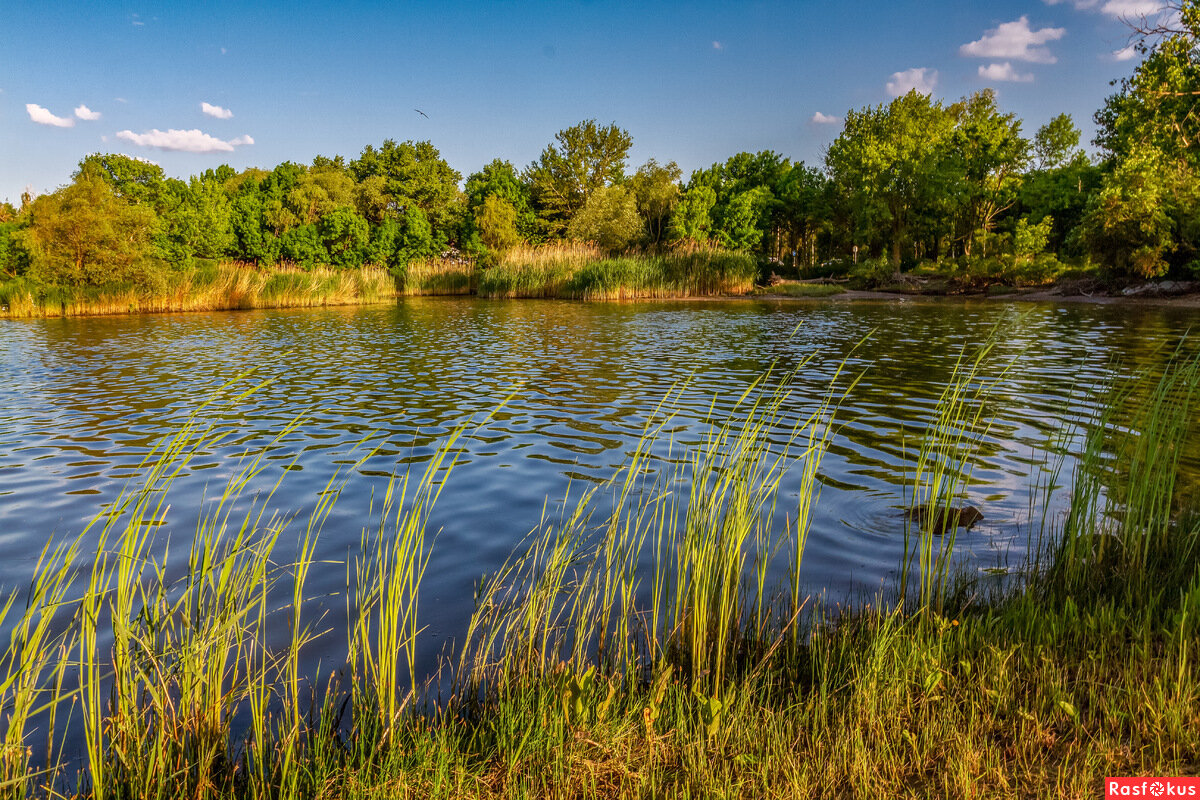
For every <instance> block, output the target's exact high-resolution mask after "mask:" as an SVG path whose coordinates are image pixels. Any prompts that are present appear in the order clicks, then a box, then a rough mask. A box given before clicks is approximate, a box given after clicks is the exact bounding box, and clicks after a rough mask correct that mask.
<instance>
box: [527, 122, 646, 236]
mask: <svg viewBox="0 0 1200 800" xmlns="http://www.w3.org/2000/svg"><path fill="white" fill-rule="evenodd" d="M632 145H633V139H632V138H631V137H630V135H629V133H628V131H625V130H622V129H621V128H618V127H617V126H616V124H615V123H613V124H610V125H606V126H604V127H601V126H599V125H597V124H596V121H595V120H594V119H589V120H584V121H583V122H580V123H579V124H578V125H574V126H572V127H570V128H566V129H564V130H561V131H559V132H558V133H556V134H555V135H554V143H551V144H549V145H547V146H546V149H545V150H543V151H542V155H541V156H540V157H539V158H538V160H537V161H534V162H533V163H532V164H530V165H529V167H528V169H526V170H525V182H526V184H527V185H528V186H529V191H530V196H531V198H532V200H533V204H534V207H535V208H536V209H537V211H538V214H539V215H540V216H541V217H542V219H543V221H544V223H545V225H546V227H547V229H548V231H549V232H550V233H552V234H554V235H558V234H561V232H562V231H563V230H564V229H565V228H566V227H567V224H568V223H569V222H570V221H571V218H572V217H574V215H575V214H576V212H578V211H579V210H580V209H581V208H583V207H584V205H586V204H587V201H588V198H590V197H591V196H592V194H593V193H594V192H596V191H597V190H599V189H602V188H604V187H607V186H611V185H612V184H613V183H615V182H617V181H619V180H621V178H623V177H624V175H625V161H626V159H627V158H628V156H629V148H630V147H631V146H632Z"/></svg>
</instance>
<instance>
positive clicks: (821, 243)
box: [0, 0, 1200, 286]
mask: <svg viewBox="0 0 1200 800" xmlns="http://www.w3.org/2000/svg"><path fill="white" fill-rule="evenodd" d="M1175 11H1176V12H1177V13H1176V15H1175V20H1176V22H1174V23H1172V24H1171V25H1170V26H1166V27H1158V28H1156V29H1154V30H1147V31H1142V33H1143V35H1144V36H1143V38H1142V40H1141V44H1140V45H1139V48H1140V52H1141V55H1142V56H1143V60H1142V62H1141V64H1140V65H1139V66H1138V67H1137V68H1136V70H1135V72H1134V74H1133V75H1132V76H1130V77H1129V78H1127V79H1125V80H1123V81H1121V82H1120V84H1119V85H1118V87H1117V90H1116V91H1115V92H1114V93H1113V94H1112V95H1111V96H1110V97H1109V98H1108V99H1107V100H1106V102H1105V104H1104V106H1103V108H1101V109H1100V110H1099V111H1097V112H1096V115H1095V120H1096V123H1097V126H1098V133H1097V136H1096V138H1095V140H1094V144H1095V145H1096V147H1097V148H1098V151H1099V154H1098V157H1096V158H1092V157H1089V155H1088V154H1087V153H1085V152H1084V150H1083V149H1081V147H1080V138H1081V135H1080V131H1079V129H1078V128H1077V127H1076V126H1075V124H1074V122H1073V120H1072V119H1071V117H1070V116H1069V115H1066V114H1063V115H1059V116H1057V117H1055V118H1054V119H1052V120H1050V121H1049V122H1048V123H1046V124H1045V125H1043V126H1041V127H1040V128H1039V129H1037V130H1036V131H1035V132H1034V133H1033V134H1032V136H1027V135H1026V133H1025V131H1024V130H1023V124H1022V121H1021V120H1020V119H1018V118H1017V117H1016V116H1015V115H1014V114H1012V113H1006V112H1005V111H1003V110H1002V109H1001V108H1000V107H999V105H998V103H997V99H996V95H995V93H994V92H993V91H992V90H990V89H989V90H984V91H981V92H978V93H976V94H973V95H971V96H969V97H965V98H963V99H961V100H959V101H957V102H945V101H942V100H935V99H934V98H933V97H932V96H929V95H923V94H920V93H918V92H916V91H912V92H909V93H908V94H906V95H904V96H902V97H898V98H896V99H895V100H893V101H891V102H889V103H886V104H880V105H877V106H867V107H864V108H861V109H857V110H851V111H849V112H848V113H847V114H846V116H845V121H844V125H843V128H842V131H841V133H840V135H839V136H838V137H837V139H836V140H835V141H834V142H833V143H832V144H831V145H830V146H829V148H828V149H827V151H826V153H825V156H824V160H823V163H822V164H820V165H819V166H810V165H806V164H804V163H803V162H792V161H790V160H789V159H788V158H785V157H784V156H782V155H780V154H778V153H775V152H773V151H769V150H765V151H762V152H759V153H738V154H737V155H734V156H732V157H731V158H729V159H727V160H726V161H724V162H721V163H716V164H713V165H712V166H710V167H708V168H707V169H699V170H696V171H694V172H693V173H692V174H691V175H690V176H689V177H688V178H687V179H686V180H684V179H683V176H682V174H681V171H680V169H679V167H678V166H677V165H676V164H675V163H674V162H669V163H665V164H663V163H659V162H657V161H655V160H653V159H652V160H650V161H648V162H646V163H645V164H643V165H641V166H640V167H638V168H636V169H634V170H631V169H630V167H629V151H630V148H631V146H632V138H631V137H630V135H629V133H628V132H627V131H625V130H623V129H621V128H620V127H618V126H617V125H616V124H609V125H601V124H598V123H597V122H596V121H595V120H587V121H584V122H581V123H579V124H578V125H575V126H572V127H570V128H566V129H564V130H562V131H560V132H558V133H557V134H556V135H555V137H554V141H552V142H551V143H549V144H548V145H547V146H546V147H545V149H544V150H543V151H542V152H541V154H540V155H539V156H538V158H536V159H535V160H534V161H533V162H532V163H530V164H529V165H527V166H526V167H524V168H523V169H518V168H517V167H515V166H514V165H513V164H512V163H510V162H508V161H504V160H500V159H497V160H494V161H492V162H491V163H489V164H488V165H486V166H485V167H483V168H482V169H481V170H479V171H478V172H476V173H473V174H471V175H468V176H467V177H466V179H465V181H464V180H463V177H462V175H461V173H459V172H458V171H457V170H455V169H454V168H453V167H451V166H450V165H449V164H448V163H447V162H446V160H445V159H444V158H442V156H441V154H440V153H439V152H438V150H437V148H436V147H434V145H433V144H432V143H430V142H427V141H418V142H413V141H407V142H400V143H397V142H395V141H393V140H390V139H389V140H386V141H384V142H383V143H382V144H381V145H379V146H378V147H376V146H374V145H368V146H367V147H365V148H364V149H363V150H362V152H361V153H360V154H359V156H358V157H357V158H354V159H351V160H346V159H345V158H344V157H342V156H336V157H332V158H331V157H325V156H317V157H316V158H315V159H314V160H313V162H312V163H311V164H308V165H303V164H295V163H292V162H285V163H283V164H280V165H278V166H277V167H275V168H274V169H272V170H269V171H268V170H264V169H258V168H250V169H245V170H242V171H240V172H239V171H237V170H234V169H233V168H231V167H229V166H227V165H222V166H220V167H217V168H215V169H209V170H205V171H204V172H203V173H201V174H200V175H196V176H193V177H191V178H189V179H188V180H186V181H184V180H179V179H176V178H170V177H167V176H166V175H165V174H164V172H163V170H162V169H161V168H160V167H158V166H156V165H154V164H152V163H150V162H147V161H142V160H139V159H135V158H130V157H128V156H124V155H116V154H95V155H89V156H87V157H86V158H84V159H83V160H82V161H81V162H80V164H79V169H78V171H77V172H76V173H75V174H74V175H73V177H72V181H71V183H70V184H68V185H67V186H64V187H63V188H61V189H59V190H57V191H55V192H52V193H49V194H45V195H42V196H39V197H36V198H30V197H24V198H22V202H21V206H20V208H16V207H13V206H12V205H10V204H8V203H4V204H0V280H8V279H29V280H33V281H36V282H40V283H45V284H54V285H73V286H78V285H102V284H105V283H112V282H128V281H133V282H137V281H143V280H147V279H150V278H152V277H153V275H154V274H155V273H156V272H157V271H161V270H164V269H178V268H185V267H188V266H190V265H192V264H194V263H196V262H197V260H200V261H204V260H217V259H226V260H237V261H242V262H245V263H247V264H253V265H274V264H279V263H292V264H295V265H299V266H302V267H311V266H314V265H317V264H323V265H330V266H333V267H350V266H354V265H359V264H363V263H375V264H379V265H384V266H387V267H389V268H391V269H393V270H401V269H403V268H404V266H405V265H406V264H408V263H409V262H412V261H414V260H421V259H427V258H430V257H436V256H441V255H445V254H449V253H456V254H459V255H461V256H462V257H465V258H470V259H475V260H477V261H478V262H479V263H481V264H482V265H484V266H486V265H487V264H489V263H492V262H494V261H495V260H496V259H497V258H499V257H500V256H502V255H503V254H504V253H505V252H506V251H507V250H509V249H511V248H512V247H514V246H516V245H518V244H522V243H524V244H529V245H536V244H541V243H548V242H555V241H561V240H579V241H588V242H592V243H595V244H596V245H598V246H599V247H601V248H603V249H605V250H608V251H612V252H617V251H625V250H629V249H632V248H642V249H645V250H661V249H665V248H671V247H680V246H685V247H696V246H700V247H704V246H713V247H720V248H723V249H727V250H734V251H741V252H746V253H751V254H754V255H755V256H757V257H758V258H760V259H761V260H762V262H763V263H764V265H771V268H772V269H780V270H786V269H795V270H797V271H798V272H799V273H800V274H816V273H818V272H821V273H822V274H830V273H836V272H837V271H839V270H843V271H845V270H850V269H853V268H855V265H857V264H858V263H859V262H860V261H862V262H864V263H874V264H877V265H880V266H886V267H887V268H888V269H889V270H890V271H892V272H894V273H899V272H900V271H902V270H903V269H906V268H908V267H911V266H912V265H915V264H917V263H920V262H923V261H931V262H937V263H939V264H945V265H949V267H950V268H962V269H969V268H971V267H972V265H978V264H987V263H989V262H990V261H996V260H1007V261H1009V262H1013V261H1022V260H1024V261H1025V262H1028V263H1035V262H1038V261H1039V260H1042V261H1047V260H1048V261H1051V262H1054V263H1062V262H1070V263H1075V264H1082V265H1085V266H1087V265H1090V266H1093V267H1096V268H1099V269H1102V270H1106V271H1109V272H1111V273H1114V274H1118V275H1127V276H1138V277H1147V276H1156V275H1162V274H1166V273H1168V272H1169V271H1175V272H1176V273H1179V274H1190V273H1191V272H1200V258H1198V253H1197V248H1198V245H1200V182H1198V181H1197V174H1198V173H1197V169H1198V168H1200V144H1198V142H1200V121H1198V120H1200V118H1198V116H1197V104H1198V103H1200V73H1198V71H1197V47H1198V43H1200V11H1198V10H1197V5H1196V2H1194V0H1186V1H1185V2H1182V3H1180V4H1179V5H1178V7H1177V8H1176V9H1175Z"/></svg>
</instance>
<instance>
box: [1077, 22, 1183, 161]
mask: <svg viewBox="0 0 1200 800" xmlns="http://www.w3.org/2000/svg"><path fill="white" fill-rule="evenodd" d="M1171 5H1174V4H1171ZM1174 10H1175V11H1176V15H1175V16H1176V19H1177V23H1172V24H1170V25H1167V26H1163V27H1160V28H1158V29H1157V30H1155V31H1150V32H1147V33H1148V34H1149V35H1147V36H1145V37H1143V38H1142V40H1141V41H1140V43H1139V45H1138V47H1139V49H1140V50H1141V52H1142V53H1143V54H1144V56H1145V57H1144V58H1143V60H1142V63H1141V64H1139V65H1138V67H1137V68H1136V69H1135V70H1134V73H1133V75H1132V76H1130V77H1129V78H1127V79H1125V80H1123V81H1121V84H1120V91H1118V92H1117V93H1116V94H1114V95H1112V96H1110V97H1109V98H1108V99H1107V100H1106V101H1105V103H1104V107H1103V108H1102V109H1100V110H1099V111H1097V112H1096V124H1097V126H1098V131H1097V133H1096V139H1095V143H1096V144H1097V145H1099V146H1100V147H1101V148H1102V149H1103V150H1105V151H1106V153H1107V154H1108V155H1109V156H1111V157H1113V158H1116V159H1117V160H1121V159H1124V158H1126V157H1130V156H1133V155H1136V154H1137V153H1138V152H1139V151H1144V150H1146V149H1147V148H1152V149H1155V150H1158V151H1160V152H1161V153H1163V154H1164V155H1165V156H1166V157H1167V158H1168V159H1182V160H1184V161H1186V162H1188V164H1189V165H1190V166H1191V167H1193V168H1196V167H1198V166H1200V107H1198V103H1200V4H1198V3H1197V2H1196V0H1182V2H1180V3H1179V4H1178V5H1177V6H1175V7H1174Z"/></svg>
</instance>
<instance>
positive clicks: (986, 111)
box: [948, 89, 1029, 256]
mask: <svg viewBox="0 0 1200 800" xmlns="http://www.w3.org/2000/svg"><path fill="white" fill-rule="evenodd" d="M951 113H957V114H960V115H961V116H960V119H959V122H958V125H957V127H956V128H955V130H954V132H953V133H952V134H951V137H950V141H949V143H948V144H949V147H950V149H951V150H952V152H953V158H955V159H957V161H958V165H957V166H958V169H960V170H961V174H962V178H963V184H962V191H961V197H962V207H963V212H964V219H965V225H964V231H963V235H964V241H963V252H964V253H965V254H966V255H967V256H970V255H971V250H972V246H973V245H974V243H975V240H976V237H977V236H978V235H979V234H981V233H982V234H986V233H988V232H990V231H991V230H992V225H993V223H994V222H995V220H996V216H997V215H998V214H1000V213H1001V212H1002V211H1005V210H1007V209H1008V208H1009V207H1010V206H1012V205H1013V203H1015V202H1016V199H1017V188H1018V187H1019V186H1020V185H1021V173H1022V171H1023V170H1024V169H1025V167H1026V165H1027V164H1028V162H1029V142H1028V141H1026V140H1025V139H1024V138H1022V136H1021V122H1020V120H1018V119H1017V117H1016V115H1015V114H1001V113H1000V110H999V109H998V108H997V107H996V93H995V92H994V91H992V90H991V89H985V90H983V91H982V92H978V93H976V94H974V95H972V96H971V97H969V98H967V99H966V100H965V101H964V102H963V103H961V104H956V105H955V106H954V107H953V108H952V109H951ZM985 241H986V240H985ZM985 255H986V253H985Z"/></svg>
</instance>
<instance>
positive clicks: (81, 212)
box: [25, 170, 157, 286]
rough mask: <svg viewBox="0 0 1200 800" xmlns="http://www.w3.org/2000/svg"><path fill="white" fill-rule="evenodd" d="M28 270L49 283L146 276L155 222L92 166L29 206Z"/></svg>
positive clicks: (99, 281) (104, 281)
mask: <svg viewBox="0 0 1200 800" xmlns="http://www.w3.org/2000/svg"><path fill="white" fill-rule="evenodd" d="M28 213H29V228H28V229H27V231H26V232H25V233H26V237H25V239H26V244H27V247H28V249H29V251H30V254H31V256H32V259H31V261H32V263H31V269H30V274H31V275H32V276H33V277H35V278H36V279H37V280H40V281H42V282H43V283H47V284H57V285H63V286H102V285H104V284H108V283H119V282H125V281H130V280H136V279H138V278H140V277H142V276H144V275H145V274H146V273H147V271H148V267H149V260H150V258H151V255H152V253H153V245H152V242H151V237H152V235H153V233H154V229H155V225H156V222H157V218H156V215H155V213H154V210H153V209H152V208H149V207H148V206H141V205H134V204H131V203H127V202H125V201H124V200H122V199H121V198H119V197H117V196H116V195H115V194H114V193H113V191H112V189H111V188H110V187H109V185H108V183H106V182H105V181H104V180H103V179H101V178H100V177H99V176H97V175H95V174H94V173H93V172H92V171H91V170H82V171H81V173H80V174H79V176H78V177H77V178H76V180H75V181H74V182H73V183H71V184H69V185H68V186H66V187H64V188H62V189H59V190H58V191H57V192H54V193H53V194H46V195H42V196H40V197H38V198H37V199H36V200H34V201H33V202H32V203H31V204H30V207H29V209H28Z"/></svg>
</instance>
